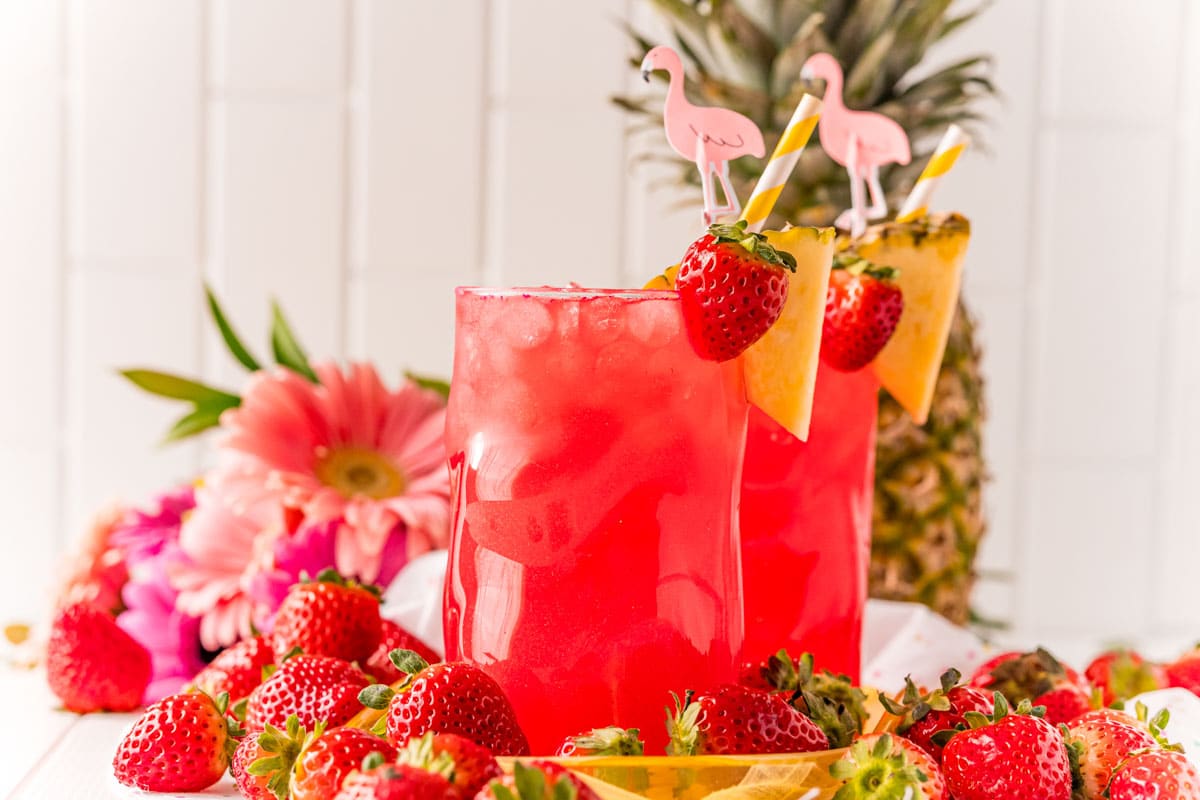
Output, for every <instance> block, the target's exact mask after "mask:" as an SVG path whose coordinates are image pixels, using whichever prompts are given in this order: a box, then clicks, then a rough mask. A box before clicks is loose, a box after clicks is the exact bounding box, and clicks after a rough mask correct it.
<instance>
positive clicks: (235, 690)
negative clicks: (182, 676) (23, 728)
mask: <svg viewBox="0 0 1200 800" xmlns="http://www.w3.org/2000/svg"><path fill="white" fill-rule="evenodd" d="M274 663H275V652H274V650H273V649H272V648H271V640H270V639H269V638H266V637H263V636H254V637H251V638H249V639H243V640H241V641H240V642H238V643H237V644H235V645H233V646H231V647H227V648H225V649H224V650H222V651H221V652H220V653H219V654H218V655H217V657H216V658H214V659H213V660H212V662H211V663H210V664H209V665H208V666H206V667H205V668H204V669H202V670H200V672H199V673H197V675H196V677H195V678H193V679H192V683H193V684H195V686H196V688H197V689H199V690H200V691H202V692H207V693H208V694H209V695H211V696H213V697H216V696H217V695H218V694H221V693H222V692H224V693H225V694H228V695H229V698H230V701H231V702H233V703H237V702H238V701H239V700H242V699H243V698H246V697H249V696H250V693H251V692H252V691H254V690H255V688H256V687H257V686H258V685H259V684H260V683H262V682H263V668H264V667H268V666H270V665H272V664H274Z"/></svg>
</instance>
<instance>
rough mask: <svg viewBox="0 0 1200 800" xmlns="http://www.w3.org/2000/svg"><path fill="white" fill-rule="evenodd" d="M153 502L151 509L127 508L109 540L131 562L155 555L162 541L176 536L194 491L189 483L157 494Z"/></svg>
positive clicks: (192, 498) (189, 507)
mask: <svg viewBox="0 0 1200 800" xmlns="http://www.w3.org/2000/svg"><path fill="white" fill-rule="evenodd" d="M155 505H156V508H155V509H154V510H153V511H142V510H140V509H133V510H131V511H129V512H128V513H127V514H126V515H125V518H124V519H123V520H121V522H120V524H118V525H117V527H116V528H115V529H114V531H113V533H112V543H113V544H114V545H115V546H116V547H118V548H120V550H121V552H122V553H124V554H125V559H126V561H127V562H128V563H129V564H131V565H132V564H137V563H138V562H140V561H144V560H145V559H147V558H152V557H153V556H156V555H158V554H159V553H160V552H162V549H163V546H164V545H165V544H167V543H168V542H176V541H178V540H179V527H180V525H182V524H183V518H184V516H185V515H186V514H187V512H189V511H191V510H192V509H193V508H194V507H195V505H196V494H195V492H194V491H193V490H192V487H191V486H181V487H179V488H178V489H175V490H173V491H170V492H166V493H165V494H162V495H160V496H159V497H158V499H157V501H156V503H155Z"/></svg>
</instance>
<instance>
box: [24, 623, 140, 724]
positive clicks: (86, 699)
mask: <svg viewBox="0 0 1200 800" xmlns="http://www.w3.org/2000/svg"><path fill="white" fill-rule="evenodd" d="M46 680H47V681H48V682H49V683H50V690H51V691H52V692H54V694H55V695H56V696H57V697H58V699H59V700H61V701H62V704H63V707H64V708H66V709H67V710H68V711H77V712H79V713H81V714H86V713H88V712H91V711H132V710H133V709H135V708H137V707H138V706H140V705H141V704H142V695H143V694H144V693H145V691H146V686H147V685H148V684H149V683H150V653H149V652H147V650H146V648H144V647H142V646H141V645H140V644H138V643H137V641H136V640H134V638H133V637H132V636H130V635H129V634H128V633H126V632H125V631H123V630H121V628H120V627H118V626H117V622H116V620H114V619H113V618H112V616H110V615H109V614H107V613H105V612H103V611H98V610H97V609H95V608H93V607H92V606H91V605H89V604H87V603H77V604H75V605H73V606H68V607H67V608H64V609H63V610H62V611H60V612H59V613H58V615H57V616H56V617H55V618H54V623H53V625H52V627H51V628H50V639H49V641H47V642H46Z"/></svg>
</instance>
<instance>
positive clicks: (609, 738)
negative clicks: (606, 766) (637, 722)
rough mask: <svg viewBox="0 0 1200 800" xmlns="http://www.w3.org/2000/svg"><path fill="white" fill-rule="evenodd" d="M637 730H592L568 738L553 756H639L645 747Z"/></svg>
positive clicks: (611, 727) (610, 728)
mask: <svg viewBox="0 0 1200 800" xmlns="http://www.w3.org/2000/svg"><path fill="white" fill-rule="evenodd" d="M639 733H640V732H639V731H638V729H637V728H629V729H628V730H626V729H625V728H617V727H615V726H609V727H607V728H592V729H591V730H590V731H587V732H585V733H579V734H576V735H574V736H568V737H567V738H566V739H564V740H563V743H562V744H561V745H559V746H558V752H557V753H555V755H557V756H560V757H563V758H566V757H571V756H574V757H581V756H640V755H643V754H644V753H645V752H646V746H645V744H644V743H643V742H642V740H641V737H640V736H639V735H638V734H639Z"/></svg>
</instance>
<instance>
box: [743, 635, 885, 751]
mask: <svg viewBox="0 0 1200 800" xmlns="http://www.w3.org/2000/svg"><path fill="white" fill-rule="evenodd" d="M753 674H754V673H751V675H753ZM757 676H758V678H759V679H760V681H761V683H762V684H764V685H765V686H766V687H767V688H768V689H774V690H778V691H782V692H788V693H789V694H790V698H789V702H791V704H792V705H793V706H795V708H796V709H797V710H798V711H799V712H800V713H802V714H804V716H806V717H808V718H809V719H811V720H812V721H813V722H815V723H816V724H817V725H818V727H820V728H821V730H822V731H824V732H825V736H826V737H827V738H828V739H829V746H830V747H834V748H836V747H846V746H847V745H849V744H850V742H851V741H853V740H854V739H855V738H856V737H858V736H859V735H860V734H861V733H862V730H863V726H864V725H865V724H866V722H867V717H868V716H869V714H868V713H867V708H866V700H867V696H866V694H865V693H864V692H863V691H862V689H860V688H858V687H857V686H855V685H854V684H853V682H852V681H851V680H850V678H849V677H848V676H846V675H834V674H833V673H832V672H830V671H829V670H821V671H820V672H817V671H816V670H815V669H814V661H813V655H812V653H802V654H801V655H800V658H798V659H795V660H793V659H792V657H791V655H790V654H789V653H788V651H787V650H786V649H784V650H780V651H779V652H778V653H776V654H775V655H773V656H771V657H770V658H768V659H767V660H766V661H765V662H763V663H762V664H761V665H760V666H759V667H758V670H757Z"/></svg>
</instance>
